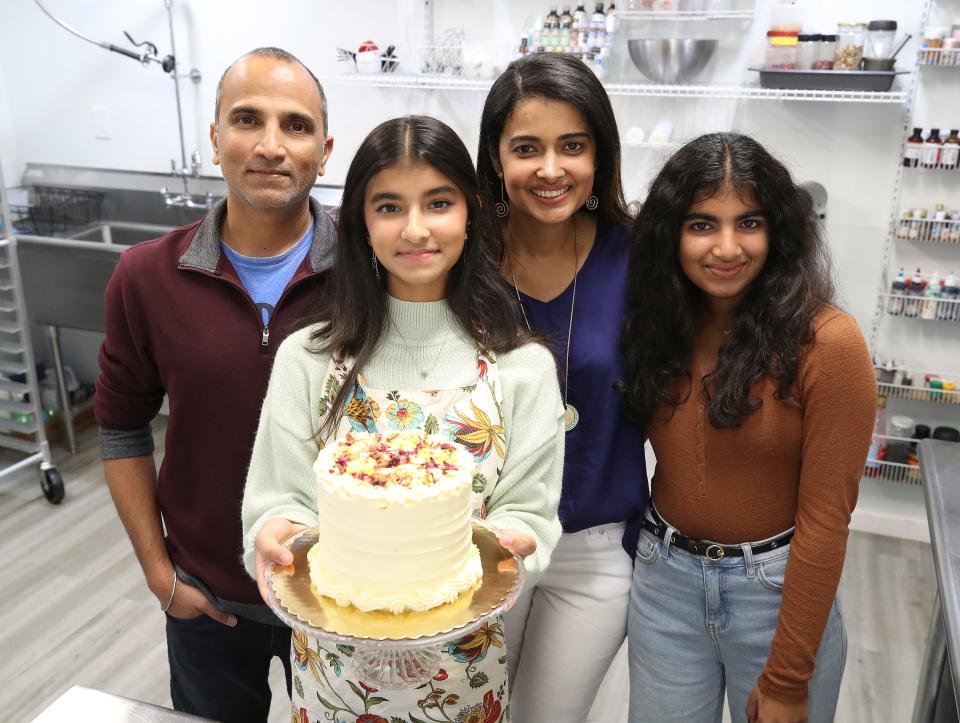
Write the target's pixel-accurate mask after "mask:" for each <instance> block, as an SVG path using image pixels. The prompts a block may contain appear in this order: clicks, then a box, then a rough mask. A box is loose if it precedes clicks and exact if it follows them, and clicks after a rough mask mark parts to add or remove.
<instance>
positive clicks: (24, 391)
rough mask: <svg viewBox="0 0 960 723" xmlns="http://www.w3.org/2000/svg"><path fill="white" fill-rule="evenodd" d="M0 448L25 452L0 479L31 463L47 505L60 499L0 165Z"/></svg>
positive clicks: (0, 473) (0, 472) (61, 492)
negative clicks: (37, 473) (36, 469)
mask: <svg viewBox="0 0 960 723" xmlns="http://www.w3.org/2000/svg"><path fill="white" fill-rule="evenodd" d="M0 220H2V222H3V228H2V229H0V391H2V392H3V394H2V396H0V447H2V448H6V449H11V450H14V451H16V452H22V453H23V454H25V455H26V456H25V457H24V458H23V459H20V460H19V461H17V462H14V463H12V464H8V465H6V466H5V467H2V468H0V478H2V477H6V476H8V475H12V474H14V473H16V472H19V471H20V470H22V469H24V468H27V467H30V466H33V465H37V467H38V470H39V475H40V488H41V490H42V491H43V494H44V496H45V497H46V498H47V500H49V501H50V502H51V503H53V504H59V503H60V502H62V501H63V498H64V493H65V490H64V486H63V478H62V477H61V476H60V473H59V472H58V471H57V468H56V467H55V466H54V464H53V459H52V456H51V454H50V445H49V444H48V443H47V436H46V430H45V427H44V414H43V402H42V399H41V395H40V386H39V383H38V381H37V372H36V364H35V361H34V355H33V345H32V341H31V339H30V324H29V320H28V319H27V316H26V313H25V311H24V309H25V308H26V307H25V304H24V300H23V290H22V286H21V282H20V265H19V261H18V257H17V239H16V235H15V232H14V226H13V216H12V214H11V213H10V207H9V204H8V203H7V195H6V185H5V184H4V181H3V170H2V165H0Z"/></svg>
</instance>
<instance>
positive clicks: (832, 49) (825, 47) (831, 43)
mask: <svg viewBox="0 0 960 723" xmlns="http://www.w3.org/2000/svg"><path fill="white" fill-rule="evenodd" d="M818 37H819V38H820V43H819V45H820V50H819V54H818V57H817V62H816V64H814V66H813V68H814V70H833V56H834V55H836V53H837V36H836V35H820V36H818Z"/></svg>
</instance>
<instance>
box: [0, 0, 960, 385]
mask: <svg viewBox="0 0 960 723" xmlns="http://www.w3.org/2000/svg"><path fill="white" fill-rule="evenodd" d="M45 1H46V3H47V4H48V7H50V8H51V9H52V10H54V11H55V12H56V13H57V14H59V15H61V16H62V19H63V20H64V21H66V22H68V23H70V24H72V25H74V26H76V27H77V28H78V29H82V30H83V31H84V32H86V33H88V34H90V35H92V36H94V37H96V38H98V39H105V40H109V41H111V42H114V43H117V44H123V43H124V42H125V41H124V39H123V36H122V34H121V30H122V29H127V30H129V31H130V32H131V33H132V34H133V35H134V37H137V38H138V39H140V38H146V39H150V40H153V41H154V42H155V43H156V44H157V45H158V46H159V47H160V50H161V53H162V54H163V53H166V52H168V51H169V38H168V34H167V29H166V16H165V11H164V9H163V3H162V2H161V0H141V2H138V3H124V2H120V1H119V0H103V1H102V2H99V3H85V4H74V3H68V2H66V0H45ZM757 2H758V15H757V18H756V19H755V20H754V22H753V23H752V24H751V23H748V22H724V23H711V24H703V23H680V22H671V23H663V24H660V25H657V26H654V25H652V24H643V25H630V26H625V27H623V28H622V29H621V33H620V42H621V43H622V42H623V41H624V40H625V38H626V37H628V36H633V37H639V36H650V35H653V34H659V35H671V34H676V35H696V36H699V37H708V36H715V37H718V38H720V40H721V45H720V51H719V52H718V54H717V57H716V59H715V60H714V62H713V64H712V67H711V69H710V71H709V75H708V77H706V78H704V80H709V81H713V82H756V81H755V74H754V73H751V72H749V71H747V70H746V68H747V66H749V65H754V64H759V63H760V62H761V61H762V56H763V44H764V38H763V35H764V33H765V31H766V30H767V28H768V27H769V26H770V24H771V23H772V22H775V21H783V20H795V21H798V22H802V23H804V25H805V26H806V27H807V28H808V29H809V30H811V31H824V32H826V31H829V30H830V29H832V28H834V27H835V25H836V23H837V22H838V21H841V20H851V19H852V20H869V19H872V18H895V19H897V20H898V21H899V23H900V26H901V29H902V30H904V31H909V32H912V33H914V35H915V36H917V35H919V34H920V33H919V31H920V28H919V25H918V21H919V12H920V6H921V3H914V2H910V3H906V2H902V1H899V0H847V1H845V2H833V3H823V2H814V1H813V0H798V1H797V2H796V3H786V4H781V3H779V2H774V1H773V0H757ZM433 4H434V6H435V11H434V12H435V16H434V17H435V27H436V29H437V31H440V30H442V29H444V28H447V27H449V26H452V25H460V26H465V27H466V28H468V31H469V38H470V40H471V41H472V42H475V43H478V44H484V45H489V44H492V43H501V44H504V45H510V44H513V43H515V42H516V41H517V39H518V38H519V35H520V33H521V31H522V30H523V28H524V27H525V26H526V25H528V24H529V23H530V21H531V19H532V18H533V16H534V15H536V14H541V13H543V12H544V11H545V9H546V7H547V4H548V3H546V2H541V1H540V0H490V1H489V2H486V3H483V4H480V3H463V2H456V1H455V0H434V2H433ZM936 4H937V10H936V11H935V12H938V13H940V14H941V15H943V16H944V17H946V18H947V19H948V20H949V19H951V18H952V17H954V16H955V15H956V16H960V0H938V3H936ZM4 6H5V7H4V15H3V17H2V20H0V22H2V23H3V36H4V42H3V43H2V44H0V158H3V159H4V170H5V171H6V172H7V174H8V184H10V183H12V182H14V181H16V180H17V179H18V178H19V174H20V172H21V171H22V167H23V164H24V163H26V162H30V161H36V162H52V163H64V164H74V165H85V166H95V167H103V168H125V169H137V170H148V171H165V170H167V169H168V168H169V159H170V158H171V157H173V156H175V155H178V153H179V145H178V140H177V135H176V122H175V113H174V104H173V91H172V88H171V83H170V80H169V79H168V78H167V77H165V75H164V74H163V73H162V72H161V71H160V70H159V68H158V67H156V66H152V67H150V68H147V69H144V68H141V67H139V66H138V65H137V64H136V63H135V62H133V61H132V60H128V59H126V58H122V57H120V56H116V55H113V54H110V53H107V52H105V51H104V50H102V49H99V48H96V47H94V46H91V45H89V44H86V43H83V42H82V41H80V40H78V39H76V38H74V37H72V36H70V35H69V34H67V33H66V32H65V31H63V30H62V29H60V28H58V27H57V26H55V25H54V24H53V23H52V22H51V21H50V20H49V19H47V18H46V17H45V16H44V15H43V14H42V13H41V12H40V11H39V9H38V8H37V7H36V6H35V5H34V4H33V2H31V0H5V2H4ZM174 10H175V17H176V28H177V33H178V35H177V42H178V46H179V47H178V50H179V55H180V59H181V66H182V68H183V69H184V70H186V69H189V68H190V67H193V66H196V67H197V68H199V69H200V70H201V71H202V73H203V81H202V82H201V84H200V85H199V86H194V85H193V84H191V83H190V82H189V81H186V82H185V83H184V84H183V85H182V88H183V91H184V92H183V97H184V113H185V128H186V134H187V141H186V145H187V153H188V154H189V153H190V152H191V151H192V150H193V149H194V148H200V149H201V151H202V154H203V158H204V162H205V165H204V173H208V174H216V173H217V170H216V168H215V167H213V166H211V165H210V164H209V156H210V154H209V150H208V148H209V146H208V140H207V124H208V123H209V120H210V118H211V116H212V112H213V102H214V93H215V89H216V82H217V80H218V78H219V75H220V73H221V72H222V70H223V68H224V67H225V66H226V65H227V64H228V63H230V62H231V61H232V60H233V59H234V58H236V57H237V56H238V55H240V54H242V53H243V52H244V51H246V50H248V49H250V48H252V47H254V46H256V45H269V44H273V45H279V46H281V47H284V48H287V49H288V50H290V51H292V52H293V53H295V54H296V55H298V56H299V57H300V58H301V59H302V60H303V61H304V62H306V63H307V64H308V65H309V66H310V67H311V68H313V69H314V71H315V72H316V73H317V74H318V75H321V76H323V75H329V74H332V73H336V72H337V71H338V69H339V68H338V64H337V63H336V61H335V48H336V47H337V46H343V47H356V45H357V44H358V43H359V42H361V41H363V40H365V39H367V38H371V39H373V40H375V41H377V42H378V43H379V44H380V45H381V47H383V46H385V45H387V44H390V43H396V44H398V45H399V46H401V47H404V46H406V45H407V44H409V43H412V42H418V41H419V40H420V38H421V37H422V31H423V16H422V4H421V2H419V1H418V0H400V2H387V1H386V0H357V1H354V2H349V3H333V2H324V3H319V2H308V1H307V0H277V1H276V2H273V3H266V2H257V1H256V0H238V1H235V2H227V1H226V0H202V1H201V0H179V1H178V2H177V3H176V6H175V8H174ZM10 29H15V32H10ZM914 47H916V46H915V43H914V42H911V44H910V45H908V47H907V49H905V50H904V51H903V52H902V54H901V58H903V60H902V62H901V65H902V66H904V67H909V66H910V65H912V58H913V52H912V50H913V48H914ZM621 68H622V70H623V72H624V76H625V77H624V79H625V80H636V81H640V80H641V77H640V76H639V74H638V73H637V71H636V70H634V69H633V68H632V66H631V65H630V64H629V62H628V61H627V60H624V59H622V60H621ZM928 70H931V71H934V72H940V73H941V74H943V73H947V72H949V71H946V70H939V71H938V69H928ZM925 73H927V71H925ZM931 74H932V73H927V76H929V75H931ZM905 77H907V76H905ZM925 77H926V76H925ZM952 77H953V78H954V80H953V81H952V82H953V83H954V84H955V82H956V80H955V78H956V75H954V76H952ZM946 82H947V81H944V80H943V79H942V77H941V78H940V79H938V78H934V79H933V83H934V85H936V84H940V85H943V84H945V83H946ZM953 87H954V89H955V88H956V85H954V86H953ZM326 89H327V92H328V95H329V101H330V127H331V132H332V133H333V135H334V136H335V138H336V145H335V149H334V154H333V157H332V159H331V163H330V165H329V167H328V176H327V177H328V179H329V181H331V182H334V183H340V182H342V179H343V177H344V175H345V172H346V168H347V165H348V164H349V161H350V158H351V156H352V154H353V152H354V150H355V149H356V147H357V145H358V144H359V143H360V141H361V140H362V138H363V136H364V135H365V134H366V133H367V132H368V131H369V129H371V128H372V127H373V126H374V125H375V124H376V123H378V122H380V121H381V120H385V119H387V118H390V117H394V116H396V115H401V114H404V113H429V114H433V115H436V116H438V117H440V118H441V119H443V120H445V121H447V122H448V123H449V124H450V125H451V126H452V127H453V128H454V129H456V130H457V131H458V132H459V133H460V134H461V136H462V137H463V138H464V141H465V143H466V145H467V147H468V148H470V149H471V151H472V152H475V147H476V134H477V131H478V127H479V116H480V110H481V108H482V105H483V100H484V94H483V93H475V92H445V93H440V92H435V91H434V92H430V91H416V90H390V89H378V88H360V87H351V86H349V85H344V84H335V83H329V82H328V83H327V84H326ZM925 90H926V89H925ZM941 90H942V88H941ZM953 95H954V96H955V99H954V101H952V102H953V105H952V107H948V106H945V105H944V103H945V101H944V98H946V97H948V96H949V93H948V92H940V93H939V94H938V96H937V97H936V99H932V98H933V97H932V96H931V95H930V94H929V93H928V94H927V95H924V94H923V93H922V94H921V96H920V99H919V100H920V102H919V108H918V112H917V116H918V123H917V125H923V126H924V127H925V128H928V127H929V126H930V125H931V123H932V122H933V120H936V124H939V125H940V127H941V128H943V127H950V123H954V125H957V124H960V107H958V104H960V100H956V96H960V94H956V93H954V94H953ZM614 105H615V108H616V111H617V114H618V118H619V120H620V124H621V129H622V130H624V131H625V130H626V128H627V127H629V126H631V125H639V126H641V127H643V128H644V129H646V130H647V131H649V130H650V128H651V127H652V126H653V124H654V123H656V121H657V120H659V119H660V118H662V117H669V118H671V119H672V120H673V121H674V124H675V139H681V140H682V139H685V138H690V137H693V136H695V135H698V134H699V133H703V132H707V131H713V130H724V129H729V128H733V129H736V130H740V131H743V132H747V133H750V134H753V135H755V136H756V137H758V138H759V139H760V140H761V141H762V142H764V143H765V144H767V145H768V147H769V148H770V149H771V150H772V151H773V152H774V153H776V154H777V155H778V156H779V157H781V158H782V159H783V160H784V161H786V162H787V164H788V165H789V166H790V168H791V169H792V170H793V172H794V173H795V175H796V176H797V178H798V179H800V180H817V181H819V182H820V183H822V184H823V185H824V186H825V187H826V189H827V191H828V193H829V195H830V200H829V206H828V213H829V217H828V221H827V231H828V236H829V238H830V242H831V246H832V249H833V254H834V258H835V261H836V269H837V275H838V279H839V281H840V290H841V297H842V301H843V303H844V304H845V306H846V307H847V308H848V309H849V310H850V311H851V312H852V313H853V314H854V315H855V316H856V318H857V320H858V321H859V322H860V324H861V326H862V328H863V329H864V330H865V332H866V333H869V330H870V326H871V321H872V319H873V316H874V311H875V307H876V293H877V291H878V288H879V278H880V266H881V250H882V248H883V243H884V239H885V237H886V233H887V229H888V222H889V216H890V211H891V204H892V198H891V196H892V193H893V190H894V182H895V177H896V175H895V174H896V170H897V154H898V151H899V147H900V142H901V140H902V137H903V136H902V134H903V130H904V123H905V120H904V117H903V109H902V108H901V107H899V106H896V105H886V104H869V103H862V104H861V103H818V102H781V101H767V100H755V101H727V100H703V99H667V98H614ZM95 106H101V107H104V108H106V115H107V116H108V118H109V123H110V125H111V127H112V138H111V139H110V140H97V139H95V138H94V128H95V110H94V107H95ZM5 112H6V115H7V117H8V120H7V121H6V123H7V125H6V126H5V119H4V114H5ZM921 116H922V117H921ZM935 116H936V118H934V117H935ZM919 121H922V122H919ZM663 158H664V155H663V153H662V152H657V151H651V150H649V149H629V148H628V149H625V151H624V168H625V185H626V189H627V193H628V196H629V197H630V198H631V199H633V198H639V197H642V195H643V194H644V192H645V188H646V186H647V184H648V183H649V181H650V180H651V178H652V177H653V175H654V173H655V172H656V170H657V168H658V166H659V164H660V163H662V160H663ZM910 183H911V184H913V185H915V186H917V185H918V186H919V189H920V190H918V191H917V193H918V194H919V196H920V198H921V199H922V200H923V203H922V204H921V205H924V206H928V207H931V208H932V206H933V204H934V203H936V202H937V201H938V200H942V201H943V202H945V203H948V204H950V203H952V204H953V205H954V206H960V195H958V194H957V190H956V184H955V183H954V184H953V185H952V186H949V181H948V180H946V179H945V178H943V177H940V178H939V179H931V178H930V177H924V178H920V179H919V180H916V179H914V181H910ZM930 184H934V185H933V187H930ZM909 192H911V193H912V192H914V191H913V189H912V188H911V190H909ZM951 194H952V195H951ZM916 202H917V201H913V200H911V201H909V202H908V203H905V204H903V205H904V206H910V205H912V204H914V203H916ZM952 250H953V251H954V252H955V251H956V249H955V248H954V249H952ZM897 252H898V253H899V254H901V255H902V256H903V261H902V263H909V264H913V265H916V264H918V263H919V264H920V265H922V266H924V267H925V268H930V269H931V270H932V268H933V267H934V266H938V268H940V270H941V273H942V272H944V271H946V270H948V268H947V267H948V266H949V264H950V263H952V262H954V261H956V259H957V257H958V256H960V254H954V256H952V257H950V256H949V253H950V252H949V250H943V249H940V250H936V249H934V250H931V249H929V248H921V247H915V248H911V249H907V250H901V249H899V248H898V249H897ZM937 254H940V255H941V256H942V255H943V254H947V256H948V258H942V259H940V258H937ZM894 263H896V264H897V265H899V264H900V263H901V262H900V260H899V259H895V260H894ZM938 264H939V265H938ZM957 270H958V271H960V264H957ZM885 324H886V326H885V328H884V332H883V336H884V338H885V339H886V340H888V344H882V345H881V348H889V347H891V346H892V347H895V349H891V350H890V353H895V354H897V355H898V356H903V355H901V354H899V350H900V349H901V348H903V349H907V350H910V351H911V354H912V353H913V350H915V349H919V350H924V351H921V352H920V354H918V356H921V357H922V361H923V362H924V365H923V366H921V368H928V369H929V368H933V369H940V370H944V371H951V370H958V367H960V364H957V363H956V362H955V361H954V358H955V357H956V356H957V354H956V352H957V349H958V345H957V343H956V342H957V335H956V333H955V331H956V330H955V329H953V328H947V329H944V330H943V331H944V334H942V335H941V336H944V337H948V336H950V335H951V334H952V337H950V338H949V339H948V340H945V339H941V338H940V337H938V335H937V334H930V333H929V332H930V329H929V328H921V327H920V325H918V324H912V325H907V324H906V323H904V322H899V325H898V323H895V322H889V323H888V322H885ZM887 327H890V328H887ZM931 336H933V337H934V338H933V339H932V340H931V339H930V338H929V337H931ZM910 361H911V362H912V363H914V364H915V365H916V364H918V363H919V362H920V361H921V360H920V359H911V360H910Z"/></svg>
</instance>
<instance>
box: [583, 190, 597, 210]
mask: <svg viewBox="0 0 960 723" xmlns="http://www.w3.org/2000/svg"><path fill="white" fill-rule="evenodd" d="M584 205H585V206H586V207H587V210H588V211H596V210H597V206H599V205H600V199H599V198H597V194H595V193H591V194H590V195H589V196H587V202H586V203H585V204H584Z"/></svg>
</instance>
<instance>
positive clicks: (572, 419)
mask: <svg viewBox="0 0 960 723" xmlns="http://www.w3.org/2000/svg"><path fill="white" fill-rule="evenodd" d="M579 275H580V253H579V251H578V250H577V219H576V217H574V219H573V294H572V297H571V299H570V321H569V323H568V324H567V350H566V353H565V354H564V362H563V426H564V428H565V429H566V431H568V432H569V431H571V430H572V429H573V428H574V427H576V426H577V424H578V423H579V422H580V412H578V411H577V408H576V407H575V406H573V405H572V404H570V401H569V393H570V344H571V342H572V340H573V309H574V307H575V306H576V305H577V276H579ZM510 277H511V279H512V281H513V291H514V293H516V295H517V303H518V304H519V305H520V313H521V314H523V323H524V324H526V326H527V331H533V327H532V326H530V320H529V319H527V312H526V310H525V309H524V308H523V300H522V299H521V298H520V287H518V286H517V275H516V273H514V270H513V263H512V262H511V263H510Z"/></svg>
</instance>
